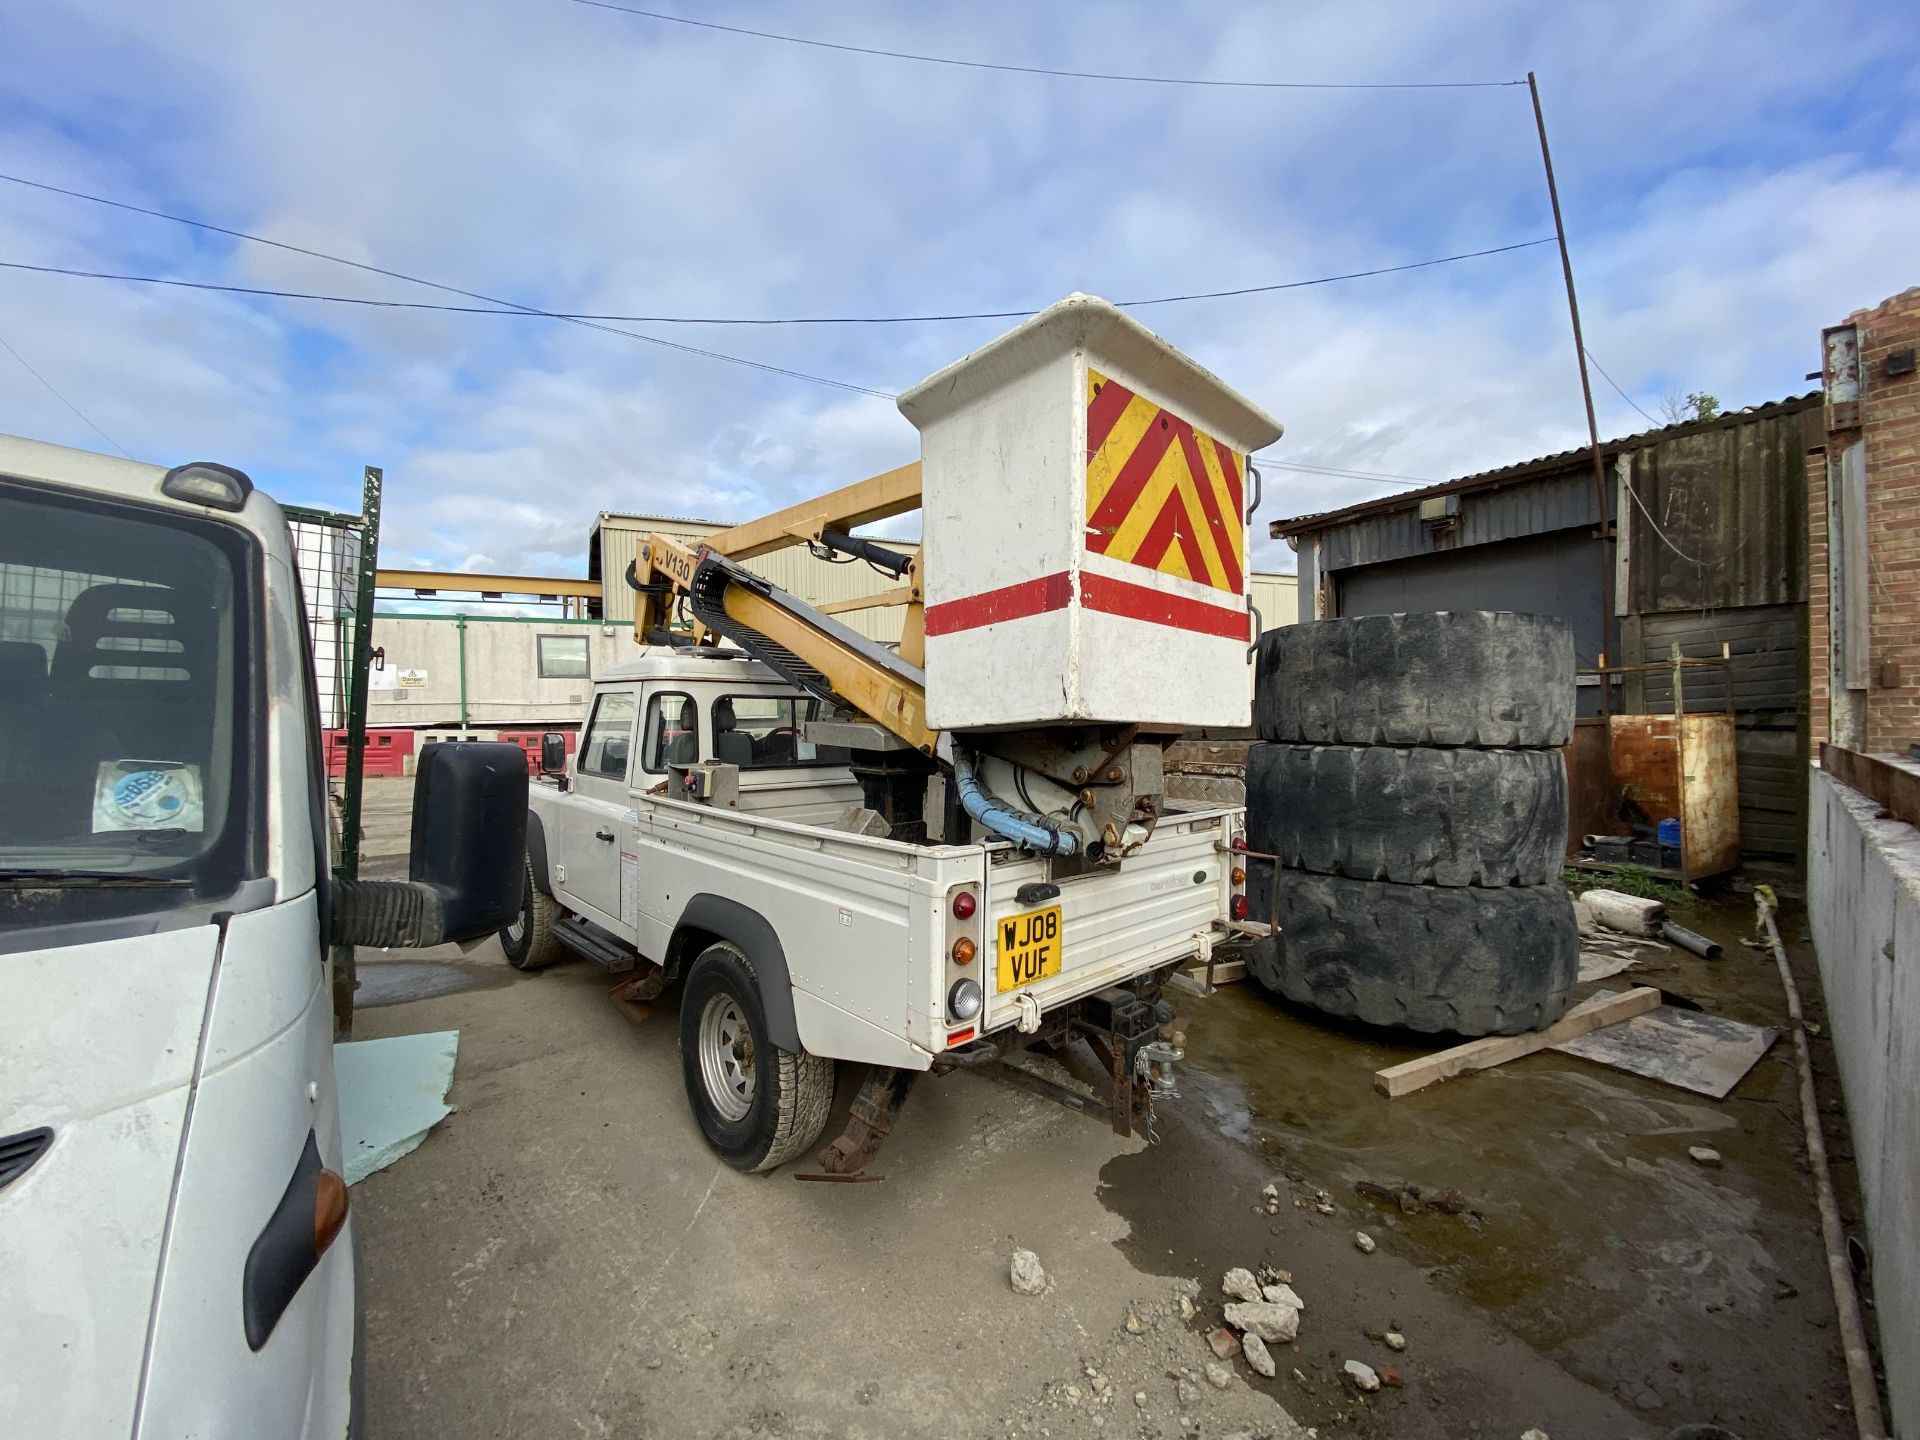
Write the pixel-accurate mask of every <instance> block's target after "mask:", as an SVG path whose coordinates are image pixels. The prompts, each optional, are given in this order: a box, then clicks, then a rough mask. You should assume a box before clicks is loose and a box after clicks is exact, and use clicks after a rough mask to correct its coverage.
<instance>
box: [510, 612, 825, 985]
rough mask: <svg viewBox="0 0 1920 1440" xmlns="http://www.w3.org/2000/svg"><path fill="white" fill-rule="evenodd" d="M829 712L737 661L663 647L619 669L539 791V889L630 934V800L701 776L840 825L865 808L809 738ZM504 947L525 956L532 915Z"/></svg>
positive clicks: (736, 803) (738, 798)
mask: <svg viewBox="0 0 1920 1440" xmlns="http://www.w3.org/2000/svg"><path fill="white" fill-rule="evenodd" d="M831 713H832V711H831V707H829V706H827V705H825V704H824V703H823V702H821V701H820V700H817V699H815V698H814V697H813V696H811V695H807V694H805V693H803V692H801V691H799V690H796V689H795V688H794V687H793V686H792V685H790V684H788V683H787V682H786V681H784V680H782V679H781V678H780V677H779V676H778V675H776V674H774V673H773V672H772V671H771V670H769V669H767V667H766V666H764V665H761V664H759V663H757V662H756V661H753V660H751V659H749V658H748V657H747V656H745V655H743V654H741V653H739V652H738V651H726V650H697V651H696V650H677V649H668V648H666V647H660V648H658V649H654V650H650V651H649V652H647V653H646V654H644V655H643V656H641V658H639V659H635V660H629V661H627V662H626V663H624V664H621V665H616V666H614V667H612V668H611V669H609V670H607V671H606V672H605V673H604V674H602V675H601V676H600V677H599V679H598V680H597V681H596V682H595V685H594V691H593V701H592V707H591V709H590V711H589V713H588V715H587V718H586V722H585V724H584V725H583V726H582V728H581V731H580V738H579V742H578V748H577V750H576V752H575V754H574V756H573V758H572V762H571V764H570V765H568V766H566V767H565V768H564V769H562V770H557V771H556V772H554V773H552V774H549V775H547V776H546V777H545V779H546V782H547V783H545V784H543V785H537V786H535V787H534V791H533V796H532V802H531V803H532V818H531V820H530V824H529V836H528V843H529V846H530V847H532V848H533V849H534V851H535V852H536V853H535V868H536V869H540V870H541V871H542V874H541V876H540V878H539V880H537V881H535V882H534V883H533V884H531V885H530V887H529V889H530V891H537V890H538V889H539V888H540V886H541V885H542V884H550V889H551V893H552V894H553V896H554V897H555V898H557V899H559V900H560V901H562V902H563V903H564V904H565V905H566V906H567V907H568V908H569V909H571V910H574V911H575V912H577V913H578V914H580V915H582V916H584V917H586V918H587V919H589V920H591V921H593V922H595V923H596V924H599V925H601V926H605V927H612V928H615V929H618V928H620V927H622V926H623V925H631V924H632V922H633V901H632V896H631V894H629V896H628V898H627V902H626V908H625V910H624V912H623V909H622V891H621V875H622V868H623V867H622V860H623V858H624V860H625V862H626V869H627V870H628V872H629V880H630V882H631V879H632V876H631V870H632V867H633V866H634V864H635V862H636V860H637V857H636V856H635V855H634V854H633V853H631V852H625V851H623V850H622V849H621V847H620V845H619V842H618V835H619V832H620V830H621V828H622V827H623V826H624V825H626V824H627V823H628V822H629V821H630V820H631V819H632V817H633V815H634V801H633V794H634V792H648V793H653V794H658V795H669V794H674V793H675V791H676V788H677V787H679V786H681V785H682V784H683V783H684V782H683V780H682V778H681V777H684V776H686V775H687V774H688V773H689V772H690V771H691V772H693V773H695V774H696V775H697V774H699V773H700V770H701V767H703V766H708V765H713V766H723V767H728V768H729V769H730V770H731V771H734V772H737V774H729V775H728V776H727V779H728V781H729V782H730V783H731V785H732V789H731V793H730V794H728V795H726V796H722V797H718V799H719V803H720V804H722V805H723V806H725V807H726V808H730V809H734V810H737V811H740V812H743V813H746V814H752V815H760V816H765V817H768V818H771V819H781V820H787V821H792V822H796V823H799V824H831V823H833V822H835V821H837V820H839V819H840V818H841V817H843V816H845V815H847V813H848V812H849V810H858V809H859V807H860V805H861V791H860V786H859V784H858V783H857V782H856V781H855V780H854V777H853V774H852V772H851V771H850V770H849V769H848V768H847V767H848V760H849V758H850V757H849V754H848V752H847V751H846V750H844V749H840V748H838V747H834V746H829V745H819V744H815V743H814V742H812V741H810V740H808V739H807V738H806V736H805V733H804V732H805V730H806V728H807V727H808V726H809V725H810V724H812V723H813V722H815V721H818V720H821V719H823V718H825V717H826V716H828V715H829V714H831ZM723 773H724V772H723ZM563 794H564V795H565V796H566V799H565V800H564V801H563V800H561V799H560V797H561V796H562V795H563ZM630 890H631V883H629V891H630ZM623 914H624V916H625V918H624V920H623V918H622V917H623ZM503 939H504V941H505V943H506V945H507V949H508V954H509V956H513V955H517V954H523V950H524V946H525V943H526V930H525V919H524V917H523V919H522V920H521V921H519V922H516V924H515V925H514V926H512V927H509V929H508V931H507V932H506V934H505V935H504V936H503Z"/></svg>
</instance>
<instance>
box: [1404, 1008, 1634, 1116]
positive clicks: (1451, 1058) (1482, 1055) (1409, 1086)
mask: <svg viewBox="0 0 1920 1440" xmlns="http://www.w3.org/2000/svg"><path fill="white" fill-rule="evenodd" d="M1659 1003H1660V992H1659V991H1658V990H1656V989H1654V988H1653V987H1652V986H1651V985H1639V986H1635V987H1634V988H1633V989H1631V990H1609V991H1606V992H1604V993H1602V994H1599V995H1590V996H1588V997H1587V998H1586V999H1585V1000H1583V1001H1581V1002H1580V1003H1579V1004H1578V1005H1576V1006H1574V1007H1573V1009H1571V1010H1569V1011H1568V1012H1567V1013H1566V1014H1564V1015H1562V1016H1561V1017H1560V1018H1559V1019H1558V1020H1556V1021H1555V1022H1554V1023H1553V1024H1551V1025H1549V1026H1548V1027H1547V1028H1546V1029H1544V1030H1534V1031H1532V1032H1530V1033H1528V1034H1525V1035H1491V1036H1488V1037H1487V1038H1486V1039H1484V1040H1470V1041H1468V1042H1467V1043H1466V1044H1465V1045H1456V1046H1454V1047H1453V1049H1451V1050H1440V1051H1436V1052H1435V1053H1434V1054H1432V1055H1422V1056H1421V1057H1420V1058H1419V1059H1417V1060H1408V1061H1406V1062H1405V1063H1404V1064H1400V1065H1389V1066H1388V1067H1387V1068H1386V1069H1385V1070H1376V1071H1374V1072H1373V1088H1374V1090H1375V1092H1376V1093H1378V1094H1381V1095H1384V1096H1385V1097H1386V1098H1387V1099H1389V1100H1393V1099H1396V1098H1398V1097H1399V1096H1401V1095H1410V1094H1412V1093H1413V1092H1414V1091H1415V1090H1424V1089H1425V1088H1426V1087H1427V1086H1429V1085H1432V1084H1433V1083H1435V1082H1436V1081H1439V1080H1451V1079H1452V1078H1453V1077H1454V1076H1456V1075H1465V1074H1467V1073H1468V1072H1469V1071H1472V1070H1488V1069H1491V1068H1492V1067H1493V1066H1495V1065H1504V1064H1506V1063H1507V1061H1509V1060H1518V1059H1519V1058H1520V1057H1521V1056H1522V1055H1531V1054H1533V1052H1534V1051H1536V1050H1544V1049H1546V1048H1547V1047H1548V1046H1549V1045H1558V1044H1559V1043H1560V1042H1561V1041H1562V1040H1572V1039H1574V1038H1575V1037H1577V1036H1581V1035H1590V1034H1592V1033H1593V1032H1594V1031H1595V1030H1598V1029H1601V1028H1602V1027H1603V1026H1607V1025H1613V1024H1617V1023H1618V1022H1620V1021H1622V1020H1631V1019H1632V1018H1633V1017H1634V1016H1635V1015H1644V1014H1646V1013H1647V1011H1649V1010H1651V1009H1653V1008H1654V1007H1655V1006H1657V1005H1658V1004H1659Z"/></svg>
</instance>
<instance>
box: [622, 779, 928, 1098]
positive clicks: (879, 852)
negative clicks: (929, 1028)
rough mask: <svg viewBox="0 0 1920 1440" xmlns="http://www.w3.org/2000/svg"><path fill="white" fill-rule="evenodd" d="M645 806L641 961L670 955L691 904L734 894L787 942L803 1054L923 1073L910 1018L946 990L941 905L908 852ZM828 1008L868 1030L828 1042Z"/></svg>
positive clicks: (695, 809)
mask: <svg viewBox="0 0 1920 1440" xmlns="http://www.w3.org/2000/svg"><path fill="white" fill-rule="evenodd" d="M638 807H639V808H638V819H637V820H636V821H635V822H634V825H633V832H634V833H633V844H634V847H635V849H636V851H637V853H638V854H639V857H640V860H639V882H640V883H639V908H640V915H639V936H638V939H639V946H640V950H641V953H643V954H645V955H648V956H653V957H658V956H662V955H664V954H665V953H666V951H667V942H668V940H669V939H670V938H671V936H672V934H673V929H674V926H675V925H676V924H677V923H678V922H679V918H680V914H681V912H682V911H683V910H684V909H685V908H686V904H687V902H688V901H689V900H690V899H692V898H693V896H695V895H698V894H702V893H707V894H721V895H725V896H727V897H729V898H731V899H733V900H736V901H738V902H739V903H740V904H742V905H744V906H746V907H747V908H748V909H750V910H753V911H754V912H755V913H757V914H759V915H761V916H762V917H764V918H765V919H766V921H767V922H768V924H770V925H771V926H772V927H773V929H774V932H775V933H776V934H777V935H778V936H779V937H780V944H781V948H782V949H783V950H784V951H785V953H786V960H787V970H788V975H789V977H790V979H791V980H792V982H793V987H794V989H795V991H796V992H797V993H796V996H795V1005H794V1012H795V1018H796V1021H797V1022H798V1024H799V1028H800V1040H801V1043H802V1044H803V1045H805V1046H806V1047H807V1048H808V1049H809V1050H813V1051H815V1052H816V1053H818V1054H823V1055H833V1056H835V1057H836V1058H840V1059H864V1060H872V1061H874V1062H876V1063H880V1064H888V1065H904V1066H908V1067H911V1068H916V1069H919V1068H925V1066H926V1064H927V1062H928V1059H929V1057H928V1055H927V1053H926V1051H925V1050H924V1049H922V1048H921V1047H918V1046H915V1045H913V1044H911V1043H910V1042H909V1041H908V1040H907V1038H906V1037H907V1036H908V1034H909V1033H910V1027H909V1023H908V1017H909V1012H910V1010H912V1009H914V1008H918V1007H916V1005H915V1003H914V1000H913V994H914V992H915V991H916V990H917V991H919V992H920V993H921V994H923V995H924V993H925V991H926V989H927V988H928V986H929V985H930V984H931V983H937V982H935V981H933V980H932V979H931V977H930V972H931V965H932V960H933V958H934V956H935V950H936V945H937V943H938V942H937V940H936V938H935V937H934V936H933V934H932V933H931V932H930V928H929V927H930V926H931V925H932V923H933V920H934V911H935V908H936V906H937V905H938V904H939V899H938V897H937V895H936V887H935V885H934V883H933V882H932V881H931V880H929V879H926V878H923V877H922V875H921V873H920V871H921V868H922V865H921V861H920V858H919V857H918V856H916V855H915V854H914V853H913V852H912V851H911V850H910V849H908V847H905V846H896V845H890V844H886V843H884V842H873V841H864V842H863V841H861V840H858V839H856V838H854V837H851V836H845V835H841V834H839V833H838V832H834V831H826V830H804V831H802V830H797V829H795V828H794V827H792V826H786V825H780V824H768V823H764V822H762V821H760V820H759V819H758V818H757V817H754V816H751V815H741V814H737V813H726V812H715V811H711V810H706V809H703V808H702V807H699V806H694V805H688V804H683V803H679V802H674V801H666V800H655V799H650V798H640V799H639V800H638ZM803 996H804V997H809V999H807V1000H803V998H802V997H803ZM811 1002H817V1003H811ZM924 1003H925V1002H924V1000H923V1001H922V1002H921V1005H922V1006H924ZM823 1006H825V1007H831V1008H832V1009H834V1010H838V1011H842V1012H844V1013H845V1014H846V1015H848V1016H850V1017H852V1018H853V1019H855V1020H858V1021H860V1022H862V1024H861V1025H860V1026H857V1027H855V1026H843V1027H836V1028H835V1030H834V1031H833V1033H832V1035H831V1036H829V1035H828V1034H826V1033H823V1032H822V1030H821V1026H820V1021H821V1020H822V1019H823V1018H825V1012H824V1011H823V1009H822V1007H823ZM809 1017H812V1020H811V1022H810V1018H809ZM862 1037H864V1038H862ZM849 1043H856V1044H858V1045H859V1046H860V1048H859V1050H857V1051H850V1050H849V1049H848V1048H846V1046H847V1045H848V1044H849Z"/></svg>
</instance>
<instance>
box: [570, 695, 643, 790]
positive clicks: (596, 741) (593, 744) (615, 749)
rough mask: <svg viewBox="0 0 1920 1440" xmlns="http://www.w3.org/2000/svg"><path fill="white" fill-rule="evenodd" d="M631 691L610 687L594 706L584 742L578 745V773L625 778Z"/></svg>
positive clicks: (628, 745) (629, 737) (631, 742)
mask: <svg viewBox="0 0 1920 1440" xmlns="http://www.w3.org/2000/svg"><path fill="white" fill-rule="evenodd" d="M633 711H634V704H633V692H632V691H630V690H609V691H607V692H606V693H605V694H603V695H602V696H601V697H600V698H599V699H598V700H597V701H595V702H594V706H593V718H592V719H591V720H589V721H588V722H587V739H586V743H585V744H583V745H582V746H581V747H580V773H581V774H582V775H598V776H601V777H603V778H605V779H608V780H624V779H626V778H627V752H628V749H629V747H631V745H632V744H633Z"/></svg>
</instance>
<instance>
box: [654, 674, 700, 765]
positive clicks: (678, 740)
mask: <svg viewBox="0 0 1920 1440" xmlns="http://www.w3.org/2000/svg"><path fill="white" fill-rule="evenodd" d="M699 713H700V712H699V711H698V710H697V709H695V708H694V703H693V697H692V696H691V695H683V694H680V693H678V692H663V693H660V694H656V695H653V696H651V697H650V698H649V699H648V700H647V728H646V737H647V738H646V745H645V747H644V748H643V749H642V751H641V752H640V753H641V759H640V763H641V764H642V765H643V766H645V767H646V768H647V769H648V770H650V771H651V772H653V773H654V774H655V775H662V774H665V773H666V769H667V767H668V766H669V765H693V764H696V763H698V761H699V759H700V732H699V730H698V728H697V725H698V717H699Z"/></svg>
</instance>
